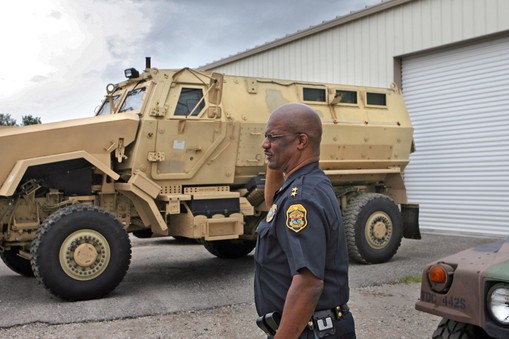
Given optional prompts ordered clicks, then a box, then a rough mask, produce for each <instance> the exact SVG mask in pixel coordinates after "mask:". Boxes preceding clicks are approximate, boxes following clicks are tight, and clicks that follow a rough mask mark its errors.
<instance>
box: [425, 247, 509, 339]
mask: <svg viewBox="0 0 509 339" xmlns="http://www.w3.org/2000/svg"><path fill="white" fill-rule="evenodd" d="M415 308H416V309H417V310H419V311H423V312H427V313H431V314H434V315H437V316H440V317H442V318H443V319H442V321H441V322H440V324H439V325H438V328H437V329H436V331H435V332H434V333H433V336H432V337H433V338H434V339H446V338H447V339H453V338H454V339H474V338H475V339H482V338H509V238H507V239H506V240H505V241H500V242H496V243H491V244H486V245H481V246H478V247H475V248H472V249H468V250H465V251H462V252H459V253H456V254H454V255H451V256H448V257H445V258H442V259H439V260H437V261H436V262H434V263H431V264H430V265H429V266H428V267H426V268H425V269H424V272H423V275H422V283H421V296H420V299H419V301H417V303H416V304H415Z"/></svg>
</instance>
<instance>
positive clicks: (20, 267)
mask: <svg viewBox="0 0 509 339" xmlns="http://www.w3.org/2000/svg"><path fill="white" fill-rule="evenodd" d="M19 250H20V247H19V246H14V247H11V249H10V250H7V251H3V252H2V253H0V257H1V258H2V260H3V262H4V263H5V265H6V266H7V267H9V268H10V269H11V270H12V271H13V272H16V273H18V274H20V275H22V276H25V277H29V278H31V277H33V276H34V271H32V265H31V264H30V260H28V259H25V258H23V257H20V256H19V255H18V251H19Z"/></svg>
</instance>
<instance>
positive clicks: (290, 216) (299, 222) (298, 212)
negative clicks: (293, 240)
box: [286, 204, 308, 233]
mask: <svg viewBox="0 0 509 339" xmlns="http://www.w3.org/2000/svg"><path fill="white" fill-rule="evenodd" d="M307 225H308V220H307V211H306V208H305V207H304V206H302V205H301V204H293V205H291V206H290V207H288V209H287V210H286V227H288V228H289V229H291V230H292V231H294V232H297V233H298V232H300V231H302V230H303V229H304V228H306V226H307Z"/></svg>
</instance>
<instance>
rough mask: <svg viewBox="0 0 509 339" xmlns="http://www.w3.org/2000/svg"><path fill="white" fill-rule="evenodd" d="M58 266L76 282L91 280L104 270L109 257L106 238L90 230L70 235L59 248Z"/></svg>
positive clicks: (109, 252)
mask: <svg viewBox="0 0 509 339" xmlns="http://www.w3.org/2000/svg"><path fill="white" fill-rule="evenodd" d="M59 253H60V254H59V257H60V266H61V267H62V269H63V271H64V272H65V273H66V274H67V275H68V276H70V277H71V278H73V279H76V280H91V279H94V278H96V277H98V276H99V275H101V273H102V272H104V270H105V269H106V267H107V266H108V263H109V261H110V257H111V251H110V246H109V243H108V241H107V240H106V238H105V237H104V236H103V235H102V234H101V233H99V232H97V231H94V230H91V229H82V230H78V231H76V232H74V233H72V234H70V235H69V236H68V237H67V238H66V239H65V240H64V242H63V243H62V246H60V252H59Z"/></svg>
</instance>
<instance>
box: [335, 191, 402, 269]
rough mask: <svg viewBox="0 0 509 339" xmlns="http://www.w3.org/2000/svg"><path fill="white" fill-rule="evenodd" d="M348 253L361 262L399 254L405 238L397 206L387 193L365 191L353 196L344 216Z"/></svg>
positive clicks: (381, 261)
mask: <svg viewBox="0 0 509 339" xmlns="http://www.w3.org/2000/svg"><path fill="white" fill-rule="evenodd" d="M344 221H345V231H346V238H347V242H348V253H349V256H350V258H351V259H353V260H354V261H356V262H359V263H362V264H378V263H383V262H386V261H388V260H390V259H391V258H392V257H393V256H394V254H396V252H397V250H398V248H399V245H400V244H401V239H402V238H403V220H402V217H401V213H400V211H399V208H398V206H397V205H396V204H395V203H394V201H393V200H392V199H391V198H389V197H388V196H386V195H383V194H378V193H363V194H359V195H356V196H354V197H353V198H352V199H350V201H349V203H348V206H347V208H346V211H345V216H344Z"/></svg>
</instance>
